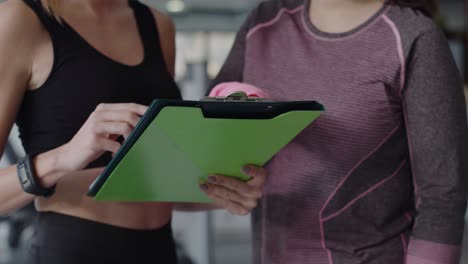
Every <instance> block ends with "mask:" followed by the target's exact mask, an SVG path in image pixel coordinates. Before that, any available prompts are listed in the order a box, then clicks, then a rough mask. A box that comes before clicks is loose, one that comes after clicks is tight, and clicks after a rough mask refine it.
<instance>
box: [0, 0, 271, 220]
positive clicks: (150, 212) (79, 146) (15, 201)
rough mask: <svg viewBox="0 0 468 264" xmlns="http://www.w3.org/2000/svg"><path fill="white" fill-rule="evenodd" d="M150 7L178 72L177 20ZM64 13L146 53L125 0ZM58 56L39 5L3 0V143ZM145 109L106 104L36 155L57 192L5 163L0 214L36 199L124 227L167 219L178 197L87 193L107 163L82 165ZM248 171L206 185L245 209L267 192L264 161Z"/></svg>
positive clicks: (89, 31) (127, 52)
mask: <svg viewBox="0 0 468 264" xmlns="http://www.w3.org/2000/svg"><path fill="white" fill-rule="evenodd" d="M152 12H153V15H154V17H155V19H156V22H157V25H158V30H159V33H160V36H161V37H160V39H161V47H162V49H163V56H164V59H165V62H166V65H167V68H168V70H169V72H170V73H171V74H172V75H174V64H175V29H174V24H173V22H172V20H171V19H170V18H169V17H167V16H166V15H164V14H162V13H161V12H159V11H157V10H154V9H153V10H152ZM60 16H61V17H62V18H63V19H64V20H66V22H67V23H68V24H70V25H71V26H72V27H73V28H74V29H75V30H76V31H77V32H78V33H79V34H80V35H81V36H82V37H83V38H84V39H85V40H86V41H87V42H88V43H89V44H91V45H92V46H93V47H95V48H96V49H97V50H98V51H100V52H101V53H103V54H104V55H106V56H108V57H109V58H111V59H113V60H115V61H117V62H119V63H122V64H127V65H136V64H139V63H140V62H141V61H142V60H143V53H144V51H143V44H142V43H141V40H140V37H139V34H138V30H137V25H136V21H135V19H134V16H133V12H132V10H131V8H130V7H129V6H128V2H127V1H126V0H118V1H117V0H112V1H110V0H105V1H103V0H100V1H97V0H88V1H82V0H80V1H78V0H69V1H63V2H62V4H61V6H60ZM111 44H112V45H111ZM12 51H14V52H12ZM52 62H53V49H52V44H51V40H50V36H49V34H48V33H47V32H46V31H45V29H44V28H43V27H42V25H41V23H40V22H39V20H38V18H37V17H36V15H35V14H34V13H33V11H32V10H30V9H29V8H28V7H27V6H26V5H25V4H24V3H23V1H21V0H9V1H7V2H5V3H3V4H0V76H2V78H0V94H2V96H0V151H2V150H3V148H4V146H5V143H6V140H7V138H8V134H9V131H10V129H11V127H12V125H13V123H14V120H15V116H16V113H17V112H18V109H19V107H20V103H21V100H22V97H23V95H24V93H25V92H26V91H27V90H34V89H38V87H40V86H41V85H42V84H43V83H44V82H45V80H46V79H47V77H48V76H49V74H50V72H51V69H52ZM146 109H147V106H143V105H137V104H101V105H99V106H97V108H96V110H95V111H94V112H93V113H92V114H91V115H90V116H89V118H88V120H87V121H86V122H85V124H83V126H82V127H81V129H80V130H79V132H78V133H77V134H76V135H75V136H74V137H73V139H72V140H71V141H70V142H68V143H67V144H65V145H63V146H61V147H58V148H57V149H53V150H51V151H48V152H45V153H42V154H40V155H38V156H37V157H36V158H35V159H34V160H33V165H34V167H35V170H36V173H37V175H38V177H39V178H40V182H41V184H42V185H43V186H45V187H50V186H53V185H56V186H57V188H56V193H55V194H54V195H53V196H52V197H51V198H49V199H47V200H46V199H43V198H38V197H34V196H32V195H28V194H25V193H24V192H23V191H22V189H21V186H20V185H19V182H18V178H17V174H16V168H15V166H11V167H8V168H5V169H0V201H2V202H1V203H0V214H7V213H9V212H12V211H14V210H16V209H18V208H20V207H22V206H24V205H26V204H27V203H30V202H32V201H35V204H36V207H37V209H38V210H39V211H53V212H58V213H62V214H67V215H72V216H77V217H81V218H85V219H89V220H93V221H97V222H101V223H107V224H112V225H116V226H120V227H126V228H132V229H155V228H158V227H161V226H163V225H165V224H166V223H167V222H168V221H169V220H170V218H171V212H172V208H173V205H172V204H170V203H115V202H106V203H97V202H94V201H93V200H92V199H91V198H89V197H87V196H86V192H87V190H88V186H89V185H90V183H91V182H92V181H93V180H94V179H95V178H96V177H97V176H98V175H99V174H100V173H101V172H102V170H103V168H96V169H88V170H84V168H85V167H86V166H87V164H89V163H90V162H91V161H93V160H95V159H96V158H98V157H99V156H101V155H102V154H103V153H104V152H106V151H110V152H113V153H115V152H116V151H117V150H118V149H119V147H120V144H119V143H118V142H116V138H117V137H118V136H120V135H122V136H124V137H127V136H128V135H129V134H130V132H131V130H132V129H133V128H134V126H135V125H136V123H137V122H138V121H139V118H140V116H141V115H143V113H144V112H145V111H146ZM76 153H79V154H80V155H76ZM249 174H250V175H251V176H252V177H253V178H254V179H253V180H252V181H250V182H248V183H243V182H238V181H231V180H230V179H228V178H225V177H223V176H217V179H218V181H217V182H216V183H207V184H206V186H207V189H206V192H207V193H208V194H209V195H210V196H212V197H213V198H215V199H216V204H217V205H218V207H224V208H226V209H227V210H229V211H230V212H232V213H235V214H241V215H245V214H247V213H249V212H250V210H252V209H253V207H254V205H256V200H257V199H258V198H259V197H260V196H261V191H260V190H261V187H262V185H263V182H264V179H265V177H266V173H265V172H264V170H263V169H261V168H255V167H251V170H250V173H249ZM241 192H242V194H241ZM203 209H207V208H203Z"/></svg>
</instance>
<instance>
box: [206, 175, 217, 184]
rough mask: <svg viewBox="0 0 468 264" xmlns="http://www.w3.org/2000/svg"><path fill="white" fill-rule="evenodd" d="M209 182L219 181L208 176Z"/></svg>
mask: <svg viewBox="0 0 468 264" xmlns="http://www.w3.org/2000/svg"><path fill="white" fill-rule="evenodd" d="M208 181H210V182H213V183H215V182H216V181H217V179H216V177H215V176H208Z"/></svg>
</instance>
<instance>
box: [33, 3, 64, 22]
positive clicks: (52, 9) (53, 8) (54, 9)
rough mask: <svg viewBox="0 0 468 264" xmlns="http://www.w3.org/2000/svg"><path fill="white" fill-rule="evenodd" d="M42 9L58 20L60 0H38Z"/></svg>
mask: <svg viewBox="0 0 468 264" xmlns="http://www.w3.org/2000/svg"><path fill="white" fill-rule="evenodd" d="M38 1H40V2H41V4H42V7H43V8H44V10H45V11H46V12H47V13H49V15H51V16H52V17H54V18H55V19H57V20H58V21H60V0H38Z"/></svg>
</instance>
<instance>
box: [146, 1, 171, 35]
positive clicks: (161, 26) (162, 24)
mask: <svg viewBox="0 0 468 264" xmlns="http://www.w3.org/2000/svg"><path fill="white" fill-rule="evenodd" d="M150 10H151V12H152V13H153V16H154V19H155V20H156V23H157V25H158V31H159V34H160V35H163V36H173V35H174V34H175V25H174V21H173V20H172V18H171V17H170V16H168V15H167V14H165V13H163V12H161V11H159V10H158V9H156V8H153V7H150Z"/></svg>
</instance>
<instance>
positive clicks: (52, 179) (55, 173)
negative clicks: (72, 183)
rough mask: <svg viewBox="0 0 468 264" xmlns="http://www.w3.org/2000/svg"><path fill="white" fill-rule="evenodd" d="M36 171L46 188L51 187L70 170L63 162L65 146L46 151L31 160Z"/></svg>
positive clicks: (40, 181)
mask: <svg viewBox="0 0 468 264" xmlns="http://www.w3.org/2000/svg"><path fill="white" fill-rule="evenodd" d="M31 162H32V164H33V166H34V170H35V172H36V175H37V178H38V180H39V183H40V184H41V186H43V187H44V188H50V187H53V186H54V185H56V184H57V182H58V181H59V180H60V179H61V178H62V177H63V176H64V175H65V174H67V173H68V172H69V171H71V170H70V169H68V168H67V167H66V164H65V163H64V162H63V148H62V147H59V148H57V149H54V150H51V151H48V152H44V153H42V154H39V155H37V156H36V157H34V158H33V159H32V160H31Z"/></svg>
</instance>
